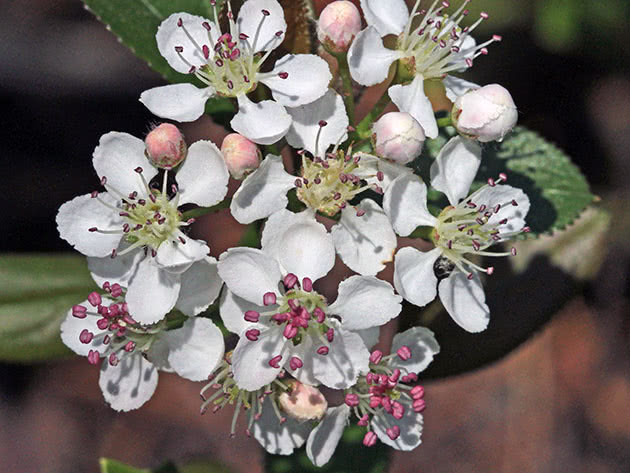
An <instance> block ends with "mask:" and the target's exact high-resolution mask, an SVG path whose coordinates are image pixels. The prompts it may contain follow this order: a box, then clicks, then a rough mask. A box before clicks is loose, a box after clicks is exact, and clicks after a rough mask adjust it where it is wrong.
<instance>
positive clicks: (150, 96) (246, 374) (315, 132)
mask: <svg viewBox="0 0 630 473" xmlns="http://www.w3.org/2000/svg"><path fill="white" fill-rule="evenodd" d="M469 1H470V0H463V1H462V3H461V5H459V6H458V7H456V8H455V9H454V10H453V11H452V12H449V8H450V5H449V2H448V1H439V0H436V1H435V2H434V3H433V4H432V5H431V6H430V7H429V8H428V9H426V10H425V9H420V1H417V2H416V4H415V6H414V7H413V9H412V10H411V11H409V10H408V9H407V6H406V3H405V2H404V1H403V0H390V1H387V2H383V1H382V0H361V2H360V3H361V11H362V13H363V17H364V18H365V20H366V22H367V25H368V26H367V28H366V29H364V30H361V16H360V15H361V12H360V11H359V9H357V8H356V7H355V6H354V5H353V4H352V3H351V2H347V1H336V2H332V3H330V4H329V5H328V6H327V7H326V9H325V10H324V11H323V13H322V15H321V18H320V21H319V24H318V28H317V36H318V38H319V40H320V42H321V45H322V47H323V49H325V50H327V51H328V52H330V53H331V54H332V55H333V56H334V58H336V60H337V61H338V64H339V71H340V74H341V75H344V74H346V77H345V79H347V80H344V81H343V85H341V84H338V83H337V82H336V81H333V80H332V79H333V75H332V74H331V72H330V71H329V68H328V63H327V62H326V61H324V60H323V59H322V58H321V57H319V56H317V55H315V54H288V55H285V56H283V57H278V54H276V53H274V51H275V52H277V51H278V50H279V46H280V45H281V43H283V40H284V36H285V33H286V30H287V23H286V21H285V17H284V12H283V9H282V7H281V5H280V3H278V1H277V0H247V1H245V2H244V3H243V5H242V6H241V8H240V11H238V12H237V14H234V13H233V12H232V8H231V5H230V2H229V1H227V3H226V4H225V6H224V9H223V16H224V19H225V22H224V23H226V24H227V26H225V25H222V22H221V21H219V18H220V16H221V15H220V14H219V13H220V12H219V11H217V10H218V8H217V5H216V2H215V1H210V4H211V6H212V7H213V10H214V19H212V20H210V19H206V18H202V17H198V16H194V15H191V14H189V13H186V12H181V13H176V14H173V15H171V16H169V17H168V18H166V19H165V20H164V21H163V22H162V24H161V25H160V26H159V28H158V30H157V34H156V41H157V46H158V49H159V51H160V52H161V54H162V55H163V56H164V59H165V60H166V61H167V62H168V64H170V66H171V67H172V68H173V69H174V70H176V71H178V72H181V73H185V74H189V75H190V77H191V80H192V81H193V82H197V83H199V82H200V83H201V84H203V86H202V87H198V86H197V85H193V83H192V82H191V83H183V84H176V85H167V86H164V87H157V88H154V89H151V90H147V91H145V92H143V93H142V94H141V96H140V100H141V102H142V103H143V104H145V105H146V106H147V107H148V109H149V110H151V111H152V112H153V113H154V114H156V115H157V116H159V117H162V118H166V119H170V120H175V121H180V122H185V121H192V120H195V119H197V118H199V117H200V116H201V115H202V114H203V112H204V109H205V103H206V101H207V100H208V98H210V97H222V98H224V99H233V100H234V101H235V102H236V103H237V104H238V112H237V113H236V114H235V116H234V117H233V119H232V121H231V122H230V123H231V127H232V129H233V131H234V133H231V134H229V135H228V136H226V138H225V139H224V140H223V143H222V145H221V147H220V148H219V147H218V146H217V145H215V144H214V143H212V142H210V141H204V140H201V141H197V142H195V143H187V142H186V140H185V139H184V137H183V135H182V133H181V132H180V130H179V128H178V127H177V126H176V125H174V124H172V123H163V124H160V125H159V126H157V127H155V128H154V129H152V130H151V131H150V133H148V135H147V136H146V139H145V140H144V141H143V140H141V139H139V138H135V137H133V136H131V135H128V134H125V133H119V132H111V133H107V134H105V135H104V136H103V137H102V138H101V140H100V142H99V145H98V146H97V147H96V149H95V151H94V156H93V164H94V169H95V171H96V174H97V176H98V179H99V182H100V186H101V187H102V189H101V190H95V191H94V192H92V193H90V194H86V195H82V196H79V197H76V198H74V199H73V200H71V201H69V202H67V203H65V204H64V205H62V206H61V208H60V209H59V212H58V214H57V224H58V229H59V233H60V235H61V237H62V238H63V239H64V240H66V241H67V242H68V243H70V244H71V245H72V246H73V247H74V248H75V249H76V250H77V251H79V252H81V253H82V254H84V255H85V256H87V258H88V267H89V269H90V272H91V274H92V277H93V279H94V280H95V282H96V283H97V284H98V286H99V287H100V288H101V290H99V291H95V292H92V293H91V294H89V295H88V297H87V300H86V301H84V302H81V303H79V304H77V305H75V306H74V307H72V308H71V309H70V311H69V312H68V315H67V317H66V319H65V321H64V323H63V324H62V327H61V337H62V339H63V341H64V343H65V344H66V345H67V346H68V347H70V348H71V349H72V350H74V351H75V352H76V353H77V354H79V355H83V356H86V357H87V359H88V362H89V363H91V364H100V365H101V375H100V382H99V384H100V387H101V389H102V391H103V395H104V398H105V400H106V401H107V402H108V403H109V404H110V405H111V407H112V408H114V409H116V410H122V411H127V410H130V409H137V408H139V407H140V406H141V405H142V404H144V403H145V402H146V401H147V400H148V399H149V398H150V397H151V396H152V394H153V392H154V391H155V389H156V386H157V377H158V374H157V373H158V371H159V370H162V371H166V372H174V373H176V374H178V375H179V376H181V377H183V378H186V379H189V380H193V381H206V382H207V384H206V385H205V386H204V387H203V389H202V390H201V397H202V405H201V413H202V414H203V413H205V412H207V411H209V410H210V411H212V412H216V411H218V410H220V409H224V408H231V409H233V410H234V415H233V422H232V426H231V430H230V434H231V435H232V436H234V435H236V432H237V430H238V424H239V419H240V421H241V422H242V421H243V419H242V418H241V416H240V414H241V412H245V413H244V415H243V416H242V417H244V418H245V421H244V422H245V428H244V430H245V432H246V433H247V435H253V436H254V437H255V438H256V439H257V440H258V441H259V442H260V444H261V445H262V446H263V447H264V448H265V449H266V450H267V451H269V452H271V453H276V454H285V455H286V454H290V453H292V452H293V450H294V449H296V448H299V447H301V446H302V445H303V444H306V452H307V454H308V457H309V458H310V459H311V461H312V462H313V463H314V464H315V465H317V466H321V465H324V464H326V463H327V462H328V461H329V460H330V459H331V457H332V456H333V454H334V451H335V448H336V446H337V443H338V442H339V441H340V439H341V436H342V433H343V431H344V429H345V428H346V426H347V425H348V424H349V423H350V422H352V423H354V424H356V425H357V426H359V427H360V428H362V429H365V432H364V433H363V445H364V446H366V447H370V446H372V445H374V444H375V443H376V442H377V441H380V442H383V443H384V444H386V445H389V446H391V447H392V448H395V449H398V450H411V449H413V448H415V447H416V446H417V445H419V444H420V442H421V433H422V427H423V420H422V412H423V411H424V410H425V407H426V403H425V400H424V388H423V387H422V386H421V385H420V384H418V374H419V373H420V372H421V371H423V370H424V369H425V368H426V367H427V366H428V365H429V363H430V362H431V361H432V360H433V357H434V356H435V355H436V354H437V353H439V351H440V349H439V345H438V343H437V341H436V339H435V336H434V334H433V333H432V332H431V331H430V330H428V329H427V328H424V327H412V328H410V329H408V330H406V331H404V332H402V333H398V334H397V335H395V336H394V338H393V340H392V343H391V351H390V353H391V354H389V355H386V354H384V353H383V350H382V349H381V348H375V346H377V343H378V342H379V334H380V327H381V326H383V325H385V324H387V323H390V322H393V324H396V318H397V317H398V315H399V314H400V313H401V310H402V304H403V302H404V301H407V303H409V304H410V306H411V307H413V306H418V307H423V306H425V305H427V304H428V303H429V302H431V301H432V300H434V299H435V297H436V296H437V295H439V298H440V300H441V302H442V305H443V306H444V308H445V309H446V311H447V312H448V313H449V314H450V316H451V317H452V318H453V320H454V321H455V323H456V324H458V325H459V326H461V327H462V328H463V329H464V330H466V331H468V332H479V331H482V330H485V329H486V327H487V326H488V323H489V320H490V311H489V308H488V306H487V304H486V302H485V296H484V291H483V285H482V279H483V277H485V276H486V275H491V274H493V272H494V268H493V267H492V266H483V265H482V263H481V261H480V258H481V257H496V256H504V255H510V254H515V250H514V249H513V248H512V249H510V250H507V251H498V252H494V251H490V250H489V247H490V246H492V245H495V244H503V243H505V242H507V241H508V240H510V239H512V238H513V237H515V236H516V235H518V234H519V233H522V232H527V231H528V227H527V226H526V223H525V218H526V216H527V212H528V210H529V205H530V203H529V199H528V197H527V196H526V195H525V194H524V193H523V191H521V190H520V189H517V188H514V187H511V186H510V185H508V184H506V181H507V179H508V176H506V175H505V174H500V175H499V176H498V177H497V178H496V179H489V180H488V181H487V184H485V185H483V186H481V187H479V185H477V184H475V179H476V177H477V174H478V171H479V168H480V166H481V164H482V160H483V158H482V151H483V146H484V145H483V144H482V143H486V142H488V141H495V140H501V139H503V137H504V136H505V135H506V134H507V133H509V132H510V130H511V129H512V128H513V127H514V125H515V122H516V117H517V113H516V107H515V106H514V102H513V101H512V98H511V96H510V94H509V93H508V92H507V90H505V89H504V88H503V87H501V86H499V85H497V84H491V85H487V86H485V87H480V86H478V85H475V84H473V83H471V82H467V81H464V80H463V79H460V78H458V77H455V76H452V75H450V74H451V73H455V72H463V71H464V70H466V69H468V68H470V67H471V66H472V64H473V60H474V59H475V58H476V57H478V56H479V55H483V54H487V52H488V51H487V49H486V47H487V46H488V45H489V44H490V43H492V42H494V41H498V40H499V39H500V38H498V37H496V36H495V37H492V38H491V39H489V40H488V41H485V42H483V43H481V44H477V42H476V41H475V40H474V39H473V38H472V36H471V33H472V32H473V30H474V29H475V27H476V26H477V25H478V24H479V23H480V22H481V21H483V20H485V19H486V18H487V17H488V15H487V14H485V13H482V14H481V16H480V18H478V19H476V20H473V21H472V22H470V23H469V24H467V15H468V10H467V8H466V6H467V4H468V3H469ZM388 35H396V36H397V39H396V41H395V48H394V49H389V48H388V47H386V46H385V45H384V43H383V40H382V38H383V37H385V36H388ZM387 44H394V43H393V42H388V43H387ZM391 75H393V76H394V77H393V79H392V80H391V84H390V86H389V88H388V89H387V91H386V92H385V95H384V96H383V99H382V100H381V101H380V102H382V103H384V104H386V103H387V102H389V101H391V102H393V104H394V105H395V106H396V107H397V108H398V111H392V112H389V113H385V114H382V112H383V111H384V108H381V109H380V110H378V109H377V110H373V111H372V112H371V113H370V114H369V115H368V116H367V117H366V118H365V119H364V120H363V121H361V122H360V123H356V122H355V120H354V116H353V115H354V95H353V94H354V91H353V87H352V81H351V79H353V80H354V81H355V82H357V83H358V84H360V85H363V86H371V85H374V84H377V83H379V82H382V81H384V80H386V79H387V78H388V76H391ZM427 80H434V81H441V83H442V84H443V86H444V88H445V91H446V95H447V97H448V98H449V99H450V100H451V101H452V102H453V107H452V110H451V113H450V118H449V119H448V120H447V123H440V126H438V121H437V120H436V118H435V114H434V111H433V105H432V102H431V97H428V96H427V95H426V94H425V92H424V83H425V81H427ZM336 89H337V90H336ZM342 89H343V90H342ZM254 91H256V93H255V94H254ZM441 122H442V121H441ZM440 134H441V139H445V144H444V145H443V146H442V148H441V150H440V151H439V154H438V155H437V156H436V157H435V159H433V160H432V162H431V163H430V182H428V183H425V182H423V180H422V179H421V178H420V177H419V176H418V175H417V174H416V173H415V172H414V169H417V167H412V163H414V162H416V161H418V160H430V159H432V158H431V157H429V156H428V155H426V154H423V153H422V151H423V148H424V145H425V142H426V141H427V140H432V139H435V138H437V137H438V135H440ZM278 144H281V145H283V146H284V145H286V147H285V152H284V153H283V155H280V153H279V151H278V150H279V149H280V148H279V146H278ZM258 145H265V146H268V145H273V146H268V147H267V150H266V151H268V152H267V153H266V155H265V156H264V158H263V153H262V152H261V150H260V149H259V147H258ZM288 151H291V154H292V156H293V161H292V162H290V161H289V160H288V159H287V157H288V155H289V154H290V153H289V152H288ZM230 176H231V177H232V178H234V179H235V180H236V181H241V182H240V183H239V186H238V189H237V190H236V192H235V193H234V194H233V195H232V196H231V197H227V195H228V182H229V180H230ZM429 185H430V187H431V188H432V189H433V191H438V192H441V193H442V194H444V196H445V199H444V202H446V201H448V205H446V206H444V207H443V208H442V209H437V204H438V203H439V202H441V201H440V199H435V198H433V199H432V200H431V201H430V203H429V202H428V201H427V197H428V195H429V188H428V186H429ZM471 187H472V188H473V191H472V192H471V191H470V188H471ZM434 194H435V192H433V193H432V195H434ZM217 204H221V205H217ZM225 207H229V210H230V213H231V215H232V216H233V218H234V219H236V220H237V221H238V222H240V223H242V224H252V225H253V227H252V228H255V229H257V230H258V231H260V233H259V236H260V245H259V248H252V247H245V246H236V247H232V248H230V249H228V250H227V251H225V252H223V253H222V254H220V255H217V256H218V259H215V258H213V257H211V256H209V255H210V248H209V247H208V245H207V244H206V242H205V241H203V240H202V239H196V238H193V237H192V236H191V227H192V226H193V224H194V223H195V218H197V217H199V216H201V215H204V214H211V213H212V212H214V211H215V210H216V209H218V208H225ZM429 209H431V210H429ZM436 209H437V210H436ZM258 223H264V226H259V225H258ZM422 227H426V228H427V231H426V232H422V231H419V229H421V228H422ZM417 234H422V235H429V237H428V238H426V240H427V242H428V243H432V245H433V247H434V248H433V249H431V250H429V251H421V250H419V249H417V248H416V247H415V246H413V245H411V244H408V246H404V247H402V248H399V241H398V237H409V236H411V237H415V235H417ZM407 241H410V240H407ZM425 247H426V246H425ZM337 257H338V258H339V260H340V262H343V264H344V265H345V266H346V267H347V268H348V269H347V272H348V274H349V273H350V271H352V272H354V273H356V274H354V275H352V276H349V277H347V278H346V279H343V280H341V281H340V282H339V280H338V279H337V280H336V279H335V278H334V276H333V275H332V274H331V271H332V269H333V266H334V265H335V263H336V261H337ZM392 262H393V268H394V277H393V281H392V282H391V283H390V282H388V281H387V280H385V279H382V278H378V277H377V275H378V274H379V273H381V271H382V270H383V269H385V267H386V266H387V265H388V264H389V263H392ZM339 264H340V263H339ZM331 294H333V295H334V297H330V295H331ZM412 310H415V309H413V308H412ZM418 310H419V309H418ZM219 321H220V324H219ZM215 322H217V324H215ZM217 325H221V326H222V328H225V331H226V332H231V333H232V334H234V335H232V336H230V337H228V338H226V339H224V333H222V331H221V330H220V329H219V328H218V327H217ZM226 340H228V341H229V340H237V341H236V343H235V344H234V345H232V346H230V343H229V342H228V347H227V351H226ZM381 342H382V343H384V344H385V345H384V346H387V341H386V340H381ZM379 347H380V345H379ZM335 392H337V394H335ZM351 419H352V420H351Z"/></svg>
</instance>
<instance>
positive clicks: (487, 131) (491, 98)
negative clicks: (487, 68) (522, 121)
mask: <svg viewBox="0 0 630 473" xmlns="http://www.w3.org/2000/svg"><path fill="white" fill-rule="evenodd" d="M451 114H452V117H453V124H454V125H455V128H457V131H459V132H460V133H461V134H462V135H466V136H468V137H470V138H474V139H477V140H479V141H481V142H483V143H485V142H487V141H501V140H503V137H504V136H505V135H506V134H507V133H509V132H510V131H511V130H512V128H514V125H516V121H517V120H518V112H517V111H516V105H515V104H514V100H513V99H512V96H511V95H510V93H509V92H508V91H507V89H505V88H504V87H502V86H500V85H499V84H490V85H486V86H484V87H481V88H480V89H474V90H471V91H468V92H466V93H465V94H464V95H461V96H460V97H458V98H457V100H455V104H454V105H453V110H452V112H451Z"/></svg>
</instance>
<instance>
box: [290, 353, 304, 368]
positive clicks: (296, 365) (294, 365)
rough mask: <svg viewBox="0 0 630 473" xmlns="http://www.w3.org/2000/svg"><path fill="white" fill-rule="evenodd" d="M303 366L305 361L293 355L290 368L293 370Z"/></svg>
mask: <svg viewBox="0 0 630 473" xmlns="http://www.w3.org/2000/svg"><path fill="white" fill-rule="evenodd" d="M302 366H304V363H303V362H302V360H300V359H299V358H298V357H297V356H293V357H291V359H290V360H289V368H291V369H292V370H293V371H295V370H297V369H299V368H301V367H302Z"/></svg>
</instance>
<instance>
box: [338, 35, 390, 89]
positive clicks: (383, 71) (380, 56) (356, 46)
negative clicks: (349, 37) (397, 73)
mask: <svg viewBox="0 0 630 473" xmlns="http://www.w3.org/2000/svg"><path fill="white" fill-rule="evenodd" d="M401 57H402V53H401V52H400V51H394V50H391V49H387V48H386V47H385V46H384V45H383V40H381V36H380V34H379V32H378V31H377V30H376V28H374V27H373V26H368V27H367V28H366V29H364V30H363V31H361V32H359V34H358V35H357V36H356V38H354V41H353V42H352V45H351V46H350V49H349V50H348V65H349V66H350V74H351V75H352V78H353V79H354V80H355V81H357V82H358V83H359V84H361V85H367V86H370V85H376V84H378V83H380V82H383V81H384V80H385V79H387V75H388V74H389V66H391V65H392V63H393V62H394V61H395V60H397V59H400V58H401Z"/></svg>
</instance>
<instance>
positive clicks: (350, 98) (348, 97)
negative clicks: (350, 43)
mask: <svg viewBox="0 0 630 473" xmlns="http://www.w3.org/2000/svg"><path fill="white" fill-rule="evenodd" d="M335 57H336V58H337V64H338V65H339V75H340V76H341V84H342V86H343V94H342V97H343V103H344V104H345V106H346V112H347V113H348V119H349V120H350V125H354V89H353V87H352V77H351V76H350V67H349V66H348V54H347V53H341V54H335Z"/></svg>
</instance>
